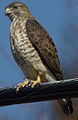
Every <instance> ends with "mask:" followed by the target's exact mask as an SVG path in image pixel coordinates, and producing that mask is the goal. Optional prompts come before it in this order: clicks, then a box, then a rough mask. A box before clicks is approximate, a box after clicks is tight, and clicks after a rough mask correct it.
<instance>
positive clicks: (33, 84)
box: [31, 75, 41, 88]
mask: <svg viewBox="0 0 78 120" xmlns="http://www.w3.org/2000/svg"><path fill="white" fill-rule="evenodd" d="M40 82H41V80H40V76H39V75H38V76H37V80H36V81H33V80H31V87H32V88H34V87H35V85H37V84H38V83H40Z"/></svg>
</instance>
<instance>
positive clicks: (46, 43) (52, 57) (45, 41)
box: [26, 19, 63, 80]
mask: <svg viewBox="0 0 78 120" xmlns="http://www.w3.org/2000/svg"><path fill="white" fill-rule="evenodd" d="M26 31H27V35H28V38H29V40H30V41H31V43H32V45H33V46H34V48H35V49H36V50H37V52H38V54H39V56H40V58H41V60H42V62H43V64H44V65H45V66H47V67H48V69H49V70H50V71H51V72H52V74H54V76H55V78H56V79H57V80H62V79H63V74H62V71H61V68H60V62H59V58H58V54H57V50H56V47H55V44H54V42H53V40H52V38H51V37H50V35H49V34H48V33H47V31H46V30H45V29H44V28H43V27H42V26H41V25H40V24H39V23H38V22H37V21H36V20H33V19H28V20H27V22H26Z"/></svg>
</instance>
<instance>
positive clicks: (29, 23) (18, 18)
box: [6, 2, 73, 115]
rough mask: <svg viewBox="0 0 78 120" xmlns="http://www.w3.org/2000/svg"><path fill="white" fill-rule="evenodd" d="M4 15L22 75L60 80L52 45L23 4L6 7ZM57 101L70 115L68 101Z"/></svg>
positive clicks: (60, 72)
mask: <svg viewBox="0 0 78 120" xmlns="http://www.w3.org/2000/svg"><path fill="white" fill-rule="evenodd" d="M6 15H8V16H9V18H10V20H11V21H12V23H11V27H10V43H11V50H12V53H13V56H14V58H15V60H16V62H17V64H18V65H19V67H20V68H21V69H22V71H23V73H24V74H25V76H26V77H27V78H30V79H33V80H36V79H37V77H38V76H39V78H40V81H41V82H49V81H55V80H63V74H62V71H61V68H60V62H59V59H58V54H57V50H56V47H55V44H54V42H53V40H52V38H51V37H50V35H49V34H48V33H47V31H46V30H45V29H44V28H43V26H42V25H41V24H40V23H39V22H38V21H37V20H36V19H35V18H34V17H33V16H32V14H31V13H30V11H29V10H28V8H27V7H26V6H25V5H24V4H23V3H20V2H13V3H11V4H9V5H8V6H7V7H6ZM27 83H28V82H27ZM58 102H59V104H60V105H61V107H62V109H63V111H64V113H65V114H67V115H69V114H71V113H72V112H73V108H72V102H71V100H70V98H67V99H59V100H58Z"/></svg>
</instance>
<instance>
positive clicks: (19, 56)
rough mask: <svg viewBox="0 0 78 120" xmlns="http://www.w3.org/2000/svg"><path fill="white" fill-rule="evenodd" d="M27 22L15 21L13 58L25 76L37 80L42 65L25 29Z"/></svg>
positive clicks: (13, 27) (12, 32)
mask: <svg viewBox="0 0 78 120" xmlns="http://www.w3.org/2000/svg"><path fill="white" fill-rule="evenodd" d="M25 24H26V20H25V21H24V20H21V19H19V20H18V19H15V20H14V21H13V22H12V24H11V28H10V40H11V41H10V43H11V50H12V53H13V56H14V58H15V60H16V62H17V64H18V65H19V67H20V68H21V69H22V71H23V72H24V74H25V75H26V76H27V77H29V78H32V79H36V76H37V74H38V71H39V70H40V67H42V68H43V70H46V69H45V67H44V66H43V65H42V62H41V60H40V57H39V56H38V53H37V51H36V50H35V49H34V47H33V46H32V44H31V42H30V41H29V39H28V36H27V32H26V29H25Z"/></svg>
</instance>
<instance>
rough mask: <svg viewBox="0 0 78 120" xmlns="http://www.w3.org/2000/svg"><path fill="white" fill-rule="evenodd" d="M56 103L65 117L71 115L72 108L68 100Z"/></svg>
mask: <svg viewBox="0 0 78 120" xmlns="http://www.w3.org/2000/svg"><path fill="white" fill-rule="evenodd" d="M58 102H59V104H60V106H61V108H62V110H63V112H64V113H65V114H66V115H70V114H72V113H73V106H72V101H71V99H70V98H66V99H59V100H58Z"/></svg>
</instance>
